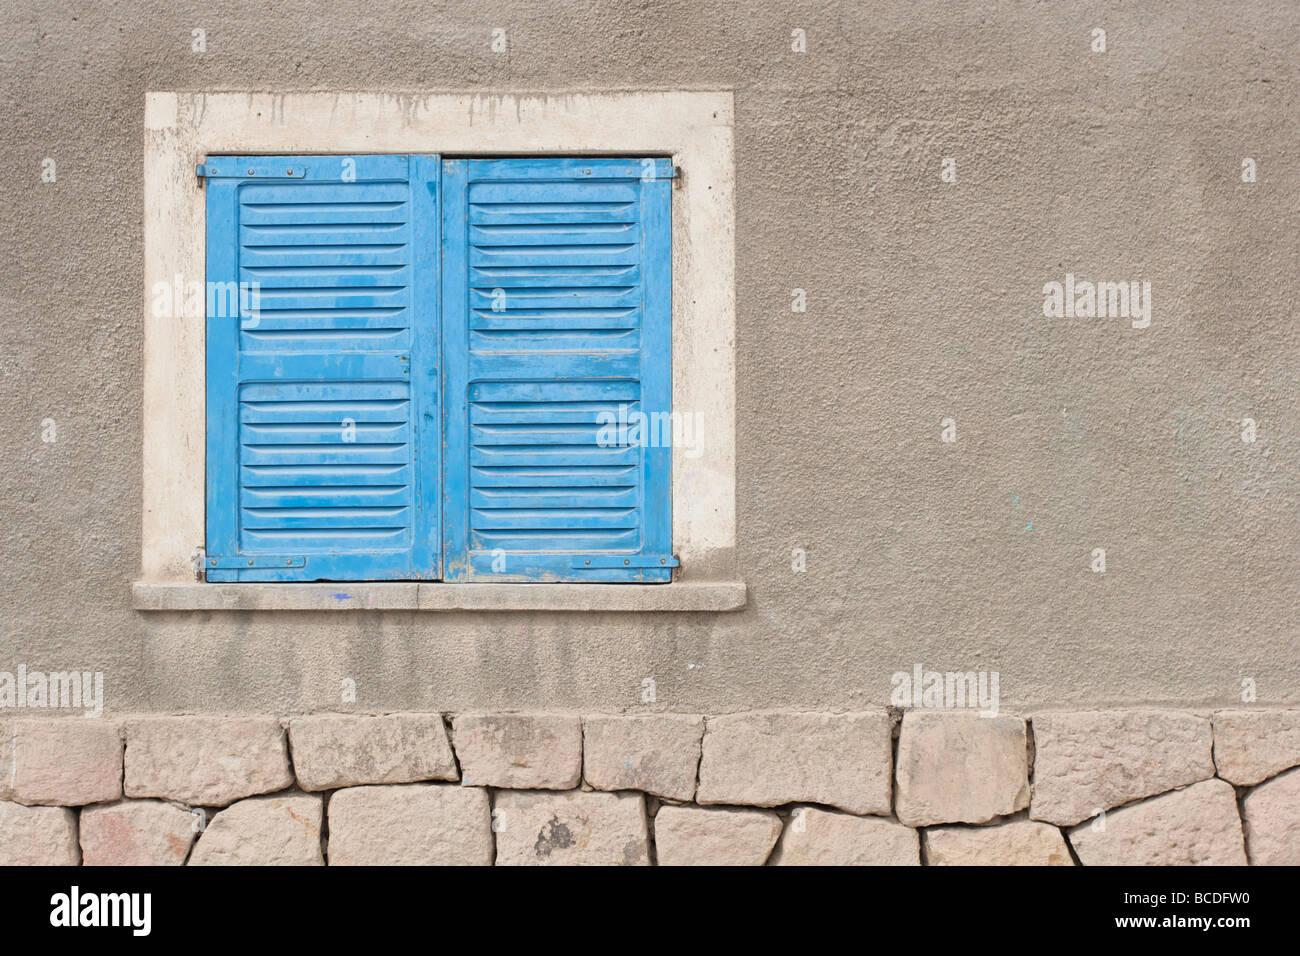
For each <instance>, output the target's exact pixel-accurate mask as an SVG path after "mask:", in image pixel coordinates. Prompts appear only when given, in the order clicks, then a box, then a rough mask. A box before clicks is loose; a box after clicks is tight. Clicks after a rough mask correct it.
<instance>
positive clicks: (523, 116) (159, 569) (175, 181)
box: [134, 91, 745, 610]
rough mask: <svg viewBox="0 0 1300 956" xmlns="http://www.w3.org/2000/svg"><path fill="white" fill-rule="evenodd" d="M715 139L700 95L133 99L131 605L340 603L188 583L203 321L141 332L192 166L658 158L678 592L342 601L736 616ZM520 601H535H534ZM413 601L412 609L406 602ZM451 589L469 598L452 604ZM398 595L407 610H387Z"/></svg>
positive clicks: (723, 131) (729, 277) (173, 251)
mask: <svg viewBox="0 0 1300 956" xmlns="http://www.w3.org/2000/svg"><path fill="white" fill-rule="evenodd" d="M733 125H734V115H733V107H732V95H731V93H730V92H715V91H710V92H677V91H673V92H620V93H604V94H592V93H498V94H486V93H475V94H458V93H433V94H427V95H426V94H416V93H412V94H396V93H357V92H346V93H342V92H340V93H330V92H324V93H320V92H313V93H230V92H223V93H148V94H146V96H145V142H144V278H145V296H144V299H145V302H144V402H143V413H144V427H143V446H144V474H143V490H144V507H143V516H144V517H143V528H142V548H141V553H142V559H141V564H142V577H143V580H142V581H140V582H138V583H137V584H136V586H135V589H134V593H135V606H136V607H137V608H140V609H142V610H143V609H158V610H185V609H214V608H222V607H231V608H289V609H315V608H323V607H331V606H341V605H343V604H344V603H345V602H339V601H337V600H333V601H332V602H331V600H330V598H329V596H328V595H327V594H326V592H328V591H331V590H334V589H332V588H331V587H329V586H325V587H324V588H323V589H322V588H320V587H312V586H310V585H306V586H303V585H276V584H264V585H258V584H237V585H211V584H197V583H196V582H195V576H194V569H193V565H192V559H193V555H194V553H195V550H196V549H197V548H200V547H202V545H203V541H204V507H205V496H204V480H205V477H204V476H205V469H204V430H205V421H204V387H203V384H204V320H203V318H202V317H170V318H163V317H159V316H155V315H154V310H153V308H152V301H153V296H152V293H151V290H152V289H153V288H154V287H155V285H156V284H157V283H166V284H168V285H171V284H173V283H174V282H175V281H176V277H177V276H180V277H182V281H183V282H185V283H189V282H200V283H202V282H203V281H204V235H205V223H204V216H205V211H204V192H203V189H202V187H201V185H200V182H199V180H198V178H197V176H196V175H195V166H196V165H197V164H199V163H201V162H203V161H204V157H206V156H208V155H210V154H220V153H232V154H243V155H247V154H250V153H267V154H286V153H287V154H301V153H442V154H453V155H474V154H481V155H575V156H577V155H589V156H599V155H619V154H622V155H639V154H650V155H670V156H672V158H673V162H674V163H675V164H676V165H678V166H680V167H681V170H682V174H681V177H680V178H679V179H678V180H677V181H676V187H675V189H674V195H673V333H672V339H673V346H672V352H673V354H672V363H673V409H674V410H675V411H677V412H680V413H689V414H693V415H698V416H699V417H698V418H697V419H695V421H697V422H698V423H699V427H698V429H696V431H697V433H698V434H696V435H695V436H693V437H694V438H695V443H694V445H693V447H691V448H690V449H689V450H688V449H687V448H685V447H678V448H674V449H673V550H674V553H676V554H678V555H679V556H680V557H681V561H682V570H681V572H680V575H681V577H680V580H678V581H675V582H674V583H672V584H668V585H621V584H619V585H604V584H595V585H550V584H542V585H488V584H466V585H448V584H427V585H419V586H416V585H414V584H411V585H403V584H400V583H397V584H393V585H362V586H360V587H358V588H356V589H355V590H358V592H363V591H366V590H370V591H371V592H374V591H375V590H376V589H380V588H387V589H388V592H391V593H389V594H388V597H387V598H386V599H384V600H383V601H382V602H381V603H380V604H379V605H378V606H379V607H391V608H406V609H428V610H433V609H457V608H470V607H478V608H484V609H493V608H501V609H510V610H529V609H538V610H541V609H559V608H563V607H578V608H584V609H590V610H603V609H607V610H728V609H732V608H734V607H739V606H741V605H742V604H743V603H744V596H745V588H744V585H743V584H741V583H739V582H738V581H737V580H735V578H736V569H735V567H736V566H735V545H736V541H735V535H736V506H735V497H736V482H735V382H736V371H735V369H736V363H735V278H734V277H735V251H734V236H735V224H734V220H735V195H734V192H735V167H734V160H733V156H732V130H733ZM538 588H541V589H552V590H547V591H546V593H545V594H539V592H538V591H537V590H536V589H538ZM560 588H562V589H564V590H565V592H566V595H567V599H568V600H567V602H566V603H561V604H558V605H557V600H558V599H560V598H561V595H560V594H559V593H558V591H556V590H553V589H560ZM215 589H220V593H218V591H217V590H215ZM420 589H424V591H425V596H423V597H420V598H417V597H416V594H417V593H418V591H419V590H420ZM434 589H436V590H434ZM452 589H455V591H456V593H452ZM462 589H471V590H470V591H469V592H468V593H466V594H464V595H463V596H462V595H460V591H461V590H462ZM611 589H613V590H611ZM407 590H409V591H410V592H411V596H410V597H409V598H405V597H402V595H405V594H406V593H407ZM255 591H256V593H254V592H255ZM615 592H617V596H616V595H615ZM386 593H387V592H386ZM675 593H679V594H680V595H681V598H680V599H676V598H674V597H672V595H673V594H675ZM639 594H640V595H642V596H640V597H638V595H639ZM318 595H319V601H318V600H317V596H318ZM530 595H531V596H530ZM602 595H605V597H603V598H602ZM365 603H366V602H365V601H358V602H355V603H354V604H353V605H351V606H353V607H364V606H365ZM370 606H371V607H375V604H374V603H373V602H372V603H371V604H370Z"/></svg>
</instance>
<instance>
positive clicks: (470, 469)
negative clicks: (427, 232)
mask: <svg viewBox="0 0 1300 956" xmlns="http://www.w3.org/2000/svg"><path fill="white" fill-rule="evenodd" d="M672 174H673V171H672V167H671V165H670V163H669V162H668V161H667V160H649V159H648V160H644V161H642V160H628V159H595V160H576V159H512V160H448V161H444V162H443V180H442V182H443V256H444V261H443V316H444V335H445V336H446V339H445V362H446V368H445V378H444V387H445V393H444V409H445V412H444V414H445V419H446V433H445V449H444V453H445V459H444V463H445V471H444V496H445V508H444V526H443V532H444V549H445V553H444V572H445V576H446V578H447V579H448V580H498V581H643V582H646V581H653V582H658V581H668V580H670V578H671V574H672V570H671V569H672V567H673V566H675V564H676V561H675V560H674V559H673V557H672V554H671V547H672V541H671V510H670V496H671V486H670V475H669V470H670V465H671V455H672V450H671V447H670V444H671V431H672V429H671V423H670V419H669V418H668V413H670V411H671V398H672V394H671V392H672V386H671V382H672V374H671V366H670V354H671V339H670V317H671V299H672V285H671V255H670V237H671V224H670V206H671V185H672V184H671V177H672ZM639 416H646V421H647V427H645V428H640V429H638V428H637V427H636V423H637V422H638V420H639ZM649 423H654V425H657V427H653V426H652V425H650V424H649ZM629 426H630V427H629ZM611 439H612V440H611Z"/></svg>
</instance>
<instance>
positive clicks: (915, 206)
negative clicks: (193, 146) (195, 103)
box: [0, 0, 1300, 713]
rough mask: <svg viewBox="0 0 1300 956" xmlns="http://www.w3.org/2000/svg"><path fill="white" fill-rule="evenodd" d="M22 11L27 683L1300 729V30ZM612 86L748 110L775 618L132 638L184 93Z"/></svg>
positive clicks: (3, 354)
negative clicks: (928, 681)
mask: <svg viewBox="0 0 1300 956" xmlns="http://www.w3.org/2000/svg"><path fill="white" fill-rule="evenodd" d="M0 20H2V22H3V26H2V28H0V76H3V80H0V83H2V84H3V110H2V112H3V116H4V118H5V122H4V132H3V134H0V209H3V210H4V212H3V218H4V224H5V229H4V239H3V255H0V408H3V415H0V447H3V448H4V454H3V456H2V457H0V528H3V539H2V541H3V544H2V545H0V547H2V549H3V550H2V552H0V601H3V622H2V623H0V632H2V633H3V642H2V643H0V670H7V671H13V670H15V669H16V668H17V666H18V665H19V664H26V665H27V666H28V667H29V668H32V669H46V670H56V669H57V670H64V669H74V668H75V669H86V670H99V671H103V673H104V677H105V692H106V697H107V700H106V705H107V708H108V710H109V711H110V712H119V713H120V712H127V711H149V710H154V711H179V710H193V711H219V710H227V711H230V710H250V711H280V712H292V711H302V710H313V709H336V708H338V706H339V681H340V679H341V678H344V677H349V678H352V679H354V680H355V681H356V682H357V693H358V701H357V705H356V706H357V707H358V708H360V709H367V710H378V709H416V708H418V709H443V710H456V709H469V708H475V707H485V708H486V707H491V708H501V709H505V708H533V707H535V708H546V709H552V710H563V709H608V710H621V709H646V708H647V706H648V705H646V704H644V703H643V702H642V700H641V687H642V679H643V678H645V677H653V678H654V680H655V681H656V684H657V696H658V700H657V703H656V704H655V705H654V707H656V708H659V709H668V710H682V711H701V710H702V711H711V712H717V711H725V710H736V709H746V708H753V707H767V706H773V707H776V706H781V707H807V708H828V709H849V708H854V707H859V706H863V705H871V704H881V703H885V702H886V701H887V700H888V695H889V692H890V675H891V674H892V673H894V672H895V671H900V670H910V669H911V668H912V666H913V665H914V664H916V663H921V664H923V665H924V666H926V667H927V668H934V669H939V670H979V669H991V670H997V671H999V673H1000V675H1001V693H1002V701H1003V703H1002V706H1003V708H1004V709H1033V708H1038V707H1046V706H1056V705H1062V704H1069V703H1087V704H1102V703H1134V702H1148V701H1149V702H1175V701H1176V702H1181V703H1188V704H1192V703H1195V704H1209V703H1225V704H1226V703H1234V702H1238V701H1239V699H1240V697H1239V695H1240V684H1241V681H1242V680H1243V679H1244V678H1253V679H1254V680H1255V681H1256V682H1257V684H1258V693H1259V699H1260V701H1261V702H1270V703H1277V702H1287V703H1296V702H1300V679H1298V678H1300V674H1298V672H1297V643H1298V642H1300V637H1298V625H1300V615H1298V613H1297V604H1298V594H1297V578H1298V577H1300V576H1298V575H1297V561H1296V559H1297V541H1300V533H1298V532H1300V528H1298V527H1297V508H1296V504H1297V474H1298V473H1300V433H1298V431H1297V425H1296V421H1297V412H1298V411H1300V409H1297V397H1296V393H1297V380H1298V378H1300V376H1298V375H1297V372H1298V370H1300V351H1298V349H1297V345H1298V343H1297V331H1296V326H1295V323H1294V318H1293V317H1294V310H1295V305H1294V303H1295V302H1296V301H1297V300H1300V282H1297V275H1298V274H1300V270H1297V265H1298V264H1300V263H1298V262H1297V243H1296V224H1297V222H1298V221H1300V215H1298V214H1300V208H1298V207H1300V188H1298V187H1300V155H1298V154H1297V152H1296V148H1295V147H1296V142H1297V136H1296V133H1297V129H1296V126H1297V124H1296V117H1297V109H1296V105H1297V104H1296V80H1297V72H1298V71H1300V55H1298V54H1300V50H1298V49H1297V46H1298V45H1300V44H1298V42H1297V41H1298V40H1300V8H1297V7H1296V6H1295V5H1294V4H1290V3H1282V2H1263V0H1260V2H1241V3H1233V4H1221V3H1218V2H1206V3H1154V2H1153V3H1123V4H1121V3H1118V2H1110V3H1097V2H1091V3H1084V2H1060V3H1051V4H1043V3H1028V2H1025V3H997V4H993V3H980V4H976V3H969V4H964V5H961V4H952V3H947V2H942V3H940V2H920V3H918V2H913V0H906V2H901V0H900V2H891V3H876V2H870V3H868V2H862V3H850V2H838V3H821V2H816V3H814V2H806V3H795V4H777V3H769V2H755V3H741V4H733V3H715V2H700V0H682V2H671V0H670V2H664V0H659V2H654V3H649V2H644V3H621V4H620V3H613V2H581V3H579V2H572V3H565V4H553V5H552V4H548V5H545V6H544V7H543V6H542V5H536V7H535V5H533V4H522V3H506V2H493V0H487V2H448V3H432V2H418V3H399V4H386V3H378V2H375V0H364V2H351V0H349V2H334V3H329V4H325V3H319V4H317V3H299V2H287V0H278V2H276V3H274V4H234V3H203V4H198V3H144V2H139V0H123V2H118V3H114V4H94V5H91V4H69V3H37V2H31V0H9V2H8V3H6V4H5V5H4V9H3V11H0ZM200 27H201V28H203V29H205V30H206V40H207V52H206V53H203V54H194V53H192V52H191V50H190V42H191V41H190V32H191V30H193V29H195V28H200ZM495 27H501V28H505V29H506V30H507V31H508V36H509V44H510V50H509V53H508V54H505V55H500V54H494V53H492V52H491V50H490V48H489V43H490V39H491V36H490V34H491V30H492V29H493V28H495ZM796 27H799V28H802V29H804V30H806V31H807V37H808V51H807V53H805V54H802V55H800V54H795V53H792V52H791V51H790V31H791V30H792V29H793V28H796ZM1093 27H1102V28H1104V29H1105V30H1106V31H1107V46H1108V49H1107V51H1106V52H1105V53H1104V54H1101V53H1093V52H1091V51H1090V49H1089V45H1090V41H1091V37H1090V31H1091V29H1092V28H1093ZM611 88H618V89H629V88H630V89H669V88H734V90H735V102H736V160H737V168H736V173H737V202H738V206H737V218H736V222H737V231H736V266H737V271H736V292H737V324H738V338H737V362H738V391H737V414H738V423H739V425H738V429H739V430H738V435H737V449H738V489H737V491H738V508H739V528H738V532H739V544H740V547H739V554H738V561H739V565H740V569H741V572H742V574H743V577H744V578H745V580H746V581H747V582H748V583H749V585H750V588H751V600H750V604H749V607H748V608H747V609H746V610H745V611H743V612H740V613H734V614H727V615H712V616H709V615H705V616H700V615H687V614H680V615H678V614H668V615H657V616H643V617H628V616H618V615H565V614H534V615H521V614H414V613H392V614H354V615H343V614H332V615H331V614H311V613H299V614H291V613H284V614H263V615H257V614H251V613H240V614H232V613H171V614H158V613H154V614H143V613H140V612H136V611H134V610H132V609H131V597H130V584H131V582H132V581H133V580H134V579H135V577H136V575H137V572H138V568H139V558H140V508H141V505H140V498H141V483H140V461H141V447H140V440H139V434H140V414H141V413H140V395H141V368H140V366H141V311H142V308H141V303H142V295H143V292H144V288H145V282H144V276H143V272H142V257H141V197H142V182H141V179H142V172H141V164H142V119H143V117H142V110H143V103H144V93H145V91H147V90H172V89H174V90H240V89H257V90H287V89H368V90H425V89H428V90H435V89H456V90H462V89H463V90H470V91H473V90H480V89H509V90H566V89H577V90H604V89H611ZM45 157H52V158H54V159H55V160H56V162H57V171H58V180H57V182H56V183H52V184H45V183H42V182H41V178H40V172H41V161H42V159H44V158H45ZM943 157H954V158H955V159H956V160H957V164H958V165H957V168H958V182H957V183H956V184H945V183H943V182H941V181H940V175H939V171H940V162H941V159H942V158H943ZM1244 157H1251V158H1253V159H1255V160H1256V161H1257V163H1258V181H1257V182H1255V183H1253V184H1244V183H1242V182H1241V181H1240V172H1239V171H1240V167H1241V161H1242V159H1243V158H1244ZM1066 272H1074V273H1076V274H1079V275H1081V276H1084V277H1088V278H1093V279H1114V280H1121V279H1137V280H1145V281H1149V282H1150V283H1151V286H1152V299H1153V313H1152V322H1151V326H1150V328H1147V329H1144V330H1134V329H1132V328H1131V327H1129V324H1128V322H1127V321H1125V320H1123V319H1046V318H1044V317H1043V315H1042V311H1041V307H1042V301H1043V296H1042V292H1041V289H1042V286H1043V284H1044V283H1046V282H1050V281H1053V280H1055V281H1061V280H1062V279H1063V278H1064V275H1065V273H1066ZM796 287H798V288H803V289H805V290H807V296H808V307H807V312H806V313H804V314H793V313H792V312H791V308H790V303H791V289H793V288H796ZM949 416H951V417H953V418H955V419H956V420H957V423H958V425H957V428H958V441H957V443H956V444H955V445H950V444H944V443H941V442H940V440H939V432H940V426H939V422H940V420H941V419H943V418H945V417H949ZM1245 417H1251V418H1254V419H1255V420H1256V421H1257V422H1258V428H1259V437H1258V440H1257V441H1256V442H1255V443H1254V444H1246V443H1244V442H1243V441H1242V440H1241V437H1240V432H1241V420H1242V419H1243V418H1245ZM47 418H52V419H54V420H55V422H56V427H57V442H55V443H53V444H47V443H44V442H42V440H41V432H42V421H43V420H44V419H47ZM795 547H801V548H804V549H806V551H807V567H808V570H807V572H806V573H803V574H795V573H792V571H791V549H792V548H795ZM1097 547H1102V548H1105V549H1106V552H1107V570H1106V573H1105V574H1095V573H1093V572H1092V571H1091V570H1090V562H1091V551H1092V549H1093V548H1097Z"/></svg>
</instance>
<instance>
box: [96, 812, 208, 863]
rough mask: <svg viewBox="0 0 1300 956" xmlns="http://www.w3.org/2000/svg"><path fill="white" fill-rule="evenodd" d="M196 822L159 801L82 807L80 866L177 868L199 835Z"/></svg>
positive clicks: (191, 816) (192, 817)
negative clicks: (83, 864) (82, 864)
mask: <svg viewBox="0 0 1300 956" xmlns="http://www.w3.org/2000/svg"><path fill="white" fill-rule="evenodd" d="M197 812H199V813H201V812H202V811H197ZM198 822H199V821H198V818H197V817H196V816H195V815H194V814H192V813H188V812H186V811H185V810H182V809H181V808H180V807H176V806H172V805H171V804H170V803H163V802H161V801H159V800H123V801H120V802H118V803H110V804H106V805H104V806H99V807H86V808H85V809H84V810H82V811H81V858H82V862H83V863H85V865H86V866H180V865H181V864H182V863H184V862H185V857H186V855H187V854H188V853H189V852H190V845H191V844H193V843H194V838H195V837H197V836H198V835H199V831H198V826H197V824H198Z"/></svg>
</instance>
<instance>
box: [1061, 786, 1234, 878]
mask: <svg viewBox="0 0 1300 956" xmlns="http://www.w3.org/2000/svg"><path fill="white" fill-rule="evenodd" d="M1102 824H1104V827H1103V826H1102ZM1070 843H1071V845H1072V846H1073V847H1074V852H1075V853H1077V854H1079V861H1080V862H1081V863H1083V865H1084V866H1191V865H1210V866H1244V865H1245V863H1246V850H1245V847H1244V844H1243V840H1242V832H1241V819H1240V817H1238V816H1237V798H1236V795H1235V794H1234V792H1233V789H1232V786H1231V785H1230V784H1227V783H1224V782H1223V781H1222V780H1205V781H1202V782H1201V783H1198V784H1194V785H1193V786H1190V787H1188V788H1187V789H1186V790H1175V791H1173V792H1172V793H1165V794H1162V795H1160V796H1158V797H1152V798H1151V799H1150V800H1143V801H1142V802H1141V803H1135V804H1132V805H1131V806H1127V807H1120V808H1119V809H1118V810H1111V811H1110V812H1108V813H1107V814H1106V816H1105V818H1104V820H1096V821H1088V822H1087V823H1081V824H1079V825H1078V826H1077V827H1075V828H1074V829H1072V830H1070Z"/></svg>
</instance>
